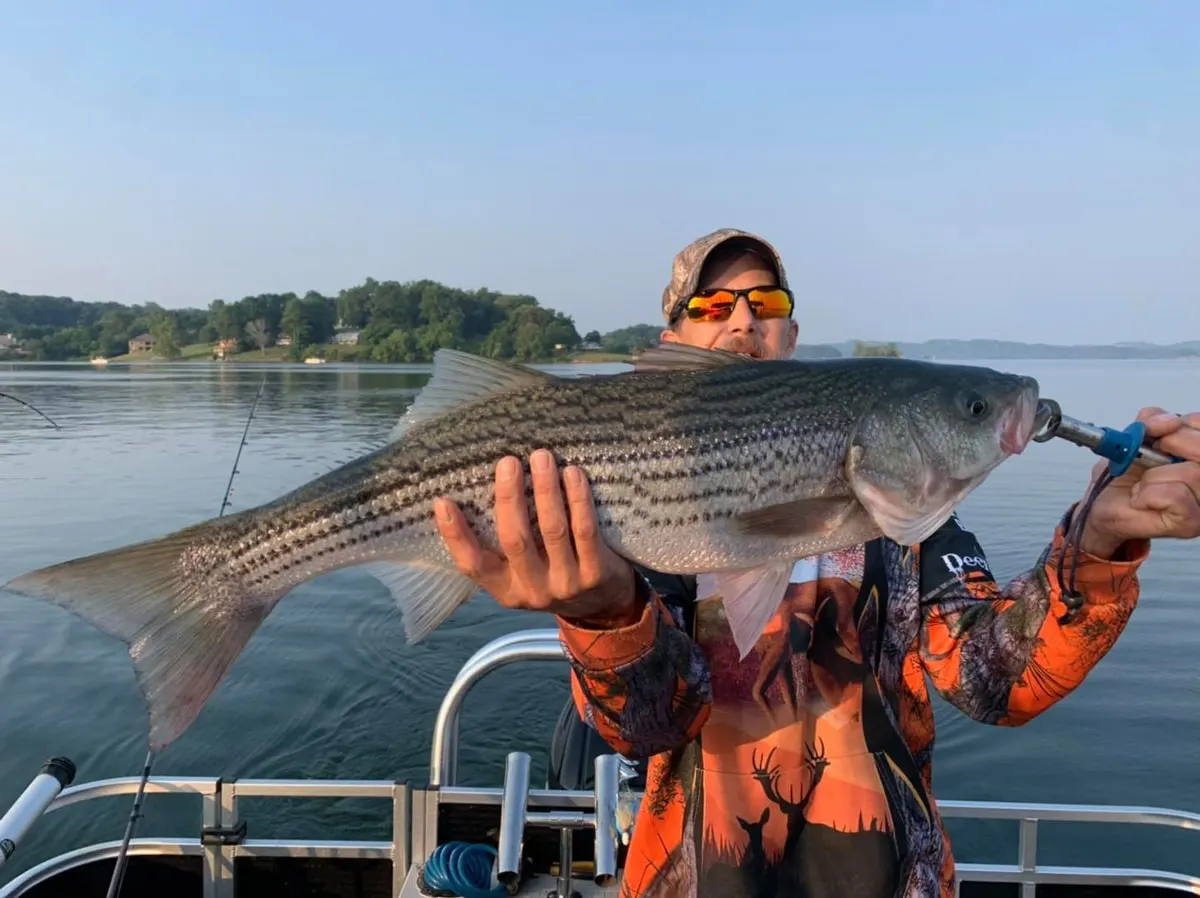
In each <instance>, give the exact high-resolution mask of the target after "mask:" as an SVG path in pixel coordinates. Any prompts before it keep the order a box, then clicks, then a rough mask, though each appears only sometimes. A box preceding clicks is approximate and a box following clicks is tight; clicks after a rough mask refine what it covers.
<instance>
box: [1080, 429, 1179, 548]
mask: <svg viewBox="0 0 1200 898" xmlns="http://www.w3.org/2000/svg"><path fill="white" fill-rule="evenodd" d="M1138 420H1139V421H1141V422H1143V423H1144V424H1145V425H1146V436H1147V437H1148V438H1149V439H1150V440H1151V441H1152V445H1153V446H1154V448H1156V449H1158V450H1159V451H1160V452H1165V453H1167V454H1169V455H1174V456H1176V457H1177V458H1182V459H1185V460H1184V461H1181V462H1177V463H1175V464H1171V465H1162V466H1160V467H1157V468H1143V467H1142V466H1141V465H1137V464H1135V465H1133V467H1131V468H1130V469H1129V470H1128V471H1127V472H1126V473H1125V474H1123V475H1121V476H1120V477H1118V478H1117V479H1116V480H1114V481H1113V482H1112V483H1111V484H1109V485H1108V487H1107V488H1106V489H1105V490H1104V491H1103V492H1102V493H1101V494H1100V495H1099V496H1098V497H1097V498H1096V503H1095V505H1093V506H1092V511H1091V514H1090V515H1088V520H1087V524H1086V525H1085V526H1084V529H1083V534H1082V537H1081V539H1080V548H1081V549H1083V551H1085V552H1088V553H1090V554H1092V555H1096V556H1098V557H1100V558H1111V557H1113V555H1114V554H1115V553H1116V552H1117V550H1118V549H1119V548H1120V547H1121V545H1122V544H1123V543H1125V542H1126V541H1127V540H1133V539H1157V538H1162V537H1169V538H1174V539H1195V538H1196V537H1197V536H1200V412H1193V413H1192V414H1189V415H1173V414H1171V413H1170V412H1166V411H1163V410H1162V409H1161V408H1154V407H1151V408H1144V409H1142V410H1141V411H1140V412H1139V413H1138ZM1107 467H1108V462H1099V463H1098V464H1097V465H1096V466H1095V468H1093V469H1092V482H1093V483H1094V482H1095V481H1096V478H1098V477H1099V476H1100V475H1101V474H1102V473H1103V472H1104V470H1105V468H1107ZM1088 489H1089V490H1090V489H1091V486H1090V485H1089V487H1088Z"/></svg>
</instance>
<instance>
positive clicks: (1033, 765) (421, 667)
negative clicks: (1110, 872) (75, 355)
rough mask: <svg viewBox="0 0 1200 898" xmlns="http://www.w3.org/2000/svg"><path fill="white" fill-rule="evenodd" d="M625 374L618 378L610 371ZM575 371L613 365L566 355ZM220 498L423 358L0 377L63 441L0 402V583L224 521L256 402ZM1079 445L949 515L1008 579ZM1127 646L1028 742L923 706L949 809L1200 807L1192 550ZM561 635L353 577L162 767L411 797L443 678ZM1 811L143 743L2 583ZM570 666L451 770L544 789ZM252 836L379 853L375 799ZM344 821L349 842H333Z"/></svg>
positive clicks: (273, 809)
mask: <svg viewBox="0 0 1200 898" xmlns="http://www.w3.org/2000/svg"><path fill="white" fill-rule="evenodd" d="M986 364H991V365H993V366H995V367H1001V368H1006V369H1010V370H1019V371H1022V372H1024V373H1028V374H1032V375H1034V376H1036V377H1037V378H1039V380H1040V381H1041V383H1042V389H1043V393H1044V395H1048V396H1052V397H1054V398H1056V399H1058V400H1059V401H1060V402H1061V403H1062V406H1063V408H1064V410H1065V411H1066V412H1067V413H1068V414H1070V415H1073V416H1075V417H1078V418H1084V419H1088V420H1092V421H1096V422H1098V423H1102V424H1108V425H1110V426H1116V427H1124V426H1125V425H1126V424H1127V423H1128V422H1129V421H1130V420H1132V419H1133V417H1134V415H1135V414H1136V412H1137V410H1138V408H1139V407H1140V406H1142V405H1148V404H1157V405H1162V406H1164V407H1167V408H1170V409H1173V410H1176V411H1188V410H1190V409H1194V408H1197V407H1198V406H1200V396H1198V395H1197V391H1196V389H1195V386H1194V385H1195V384H1196V383H1198V382H1200V365H1197V364H1196V363H1194V362H1186V361H1180V362H1143V361H1136V362H1135V361H1130V362H1115V363H1114V362H1110V361H1104V362H1089V361H1072V362H1048V361H1028V362H1012V363H1006V362H994V361H989V362H986ZM621 367H622V366H607V368H608V369H611V370H617V369H620V368H621ZM564 370H570V371H572V372H579V371H587V370H605V367H604V366H597V367H596V368H592V369H588V368H583V367H581V366H569V368H565V369H564ZM264 377H265V378H266V387H265V389H264V392H263V397H262V401H261V403H260V405H259V408H258V412H257V414H256V417H255V420H254V422H253V425H252V427H251V430H250V434H249V437H248V445H247V448H246V449H245V450H244V453H243V456H242V460H241V464H240V473H239V474H238V476H237V478H236V480H235V484H234V491H233V508H232V510H234V511H236V510H237V509H239V508H243V509H244V508H248V507H250V506H252V505H255V504H258V503H260V502H263V501H266V500H269V499H271V498H273V497H275V496H277V495H279V494H280V493H282V492H284V491H285V490H288V489H290V488H292V487H295V486H298V485H299V484H301V483H303V482H304V481H306V480H308V479H310V478H312V477H313V476H315V475H318V474H321V473H323V472H325V471H327V470H329V469H331V468H332V467H334V466H336V465H337V464H339V463H340V462H343V461H345V460H348V459H350V458H352V457H353V456H355V455H356V454H359V453H361V452H363V451H365V450H367V449H369V448H373V447H375V446H378V445H379V444H380V443H381V442H382V441H383V439H384V438H385V436H386V434H387V433H388V431H389V430H390V428H391V427H392V425H393V424H394V423H395V420H396V418H397V417H398V416H399V415H400V413H401V412H402V411H403V410H404V408H405V407H406V405H407V404H408V403H409V402H410V401H411V399H412V397H413V395H414V394H415V393H416V392H417V391H418V390H419V388H420V387H421V385H422V384H423V383H424V382H425V380H426V379H427V377H428V369H427V368H423V367H419V366H413V367H405V366H387V367H369V366H361V367H355V366H339V365H332V364H331V365H325V366H320V367H317V366H303V365H295V366H292V365H277V364H270V365H261V366H255V365H240V366H239V365H235V364H226V365H213V364H193V365H186V364H180V365H141V366H137V365H134V366H127V365H113V366H110V367H109V368H107V369H99V370H94V369H93V368H91V367H90V366H88V365H26V366H16V365H14V366H6V365H0V390H5V391H9V392H14V393H17V394H18V395H20V396H22V397H24V398H26V399H28V400H29V401H31V402H33V403H35V404H36V405H38V406H39V407H40V408H42V409H43V410H44V411H45V412H46V413H47V414H49V415H50V416H51V417H52V418H54V419H55V420H56V421H57V422H58V423H59V424H60V425H61V429H60V430H54V429H52V428H51V427H50V426H49V425H47V424H46V423H45V422H43V421H42V420H41V419H39V418H37V417H35V416H33V415H32V414H31V413H29V412H27V411H26V410H24V409H21V408H19V407H17V406H16V405H13V404H11V403H7V402H0V583H2V582H5V581H7V580H8V579H10V578H12V577H14V576H16V575H17V574H20V573H22V572H24V571H27V570H30V569H33V568H36V567H40V566H42V565H46V564H51V563H54V562H58V561H62V560H65V559H67V558H71V557H74V556H78V555H83V554H87V553H92V552H97V551H101V550H104V549H110V548H115V547H117V546H120V545H123V544H126V543H130V542H134V541H137V540H141V539H146V538H151V537H154V536H158V535H161V534H163V533H165V532H167V531H170V530H173V529H176V528H178V527H181V526H184V525H187V524H190V523H194V522H197V521H199V520H202V519H204V518H207V517H211V516H213V515H215V514H216V513H217V512H218V511H219V510H220V505H221V498H222V495H223V494H224V490H225V485H226V481H227V479H228V477H229V473H230V469H231V466H232V463H233V459H234V455H235V453H236V451H237V447H238V443H239V440H240V438H241V433H242V428H243V426H244V424H245V421H246V415H247V412H248V411H249V408H250V406H251V403H252V401H253V398H254V394H255V392H256V390H257V389H258V387H259V384H260V382H261V381H262V380H263V378H264ZM1093 461H1095V458H1094V456H1092V455H1091V454H1090V453H1088V452H1086V451H1085V450H1083V449H1079V448H1076V447H1073V446H1069V445H1067V444H1065V443H1060V442H1059V441H1055V443H1054V444H1053V445H1035V446H1033V447H1031V448H1030V450H1029V451H1028V452H1026V453H1025V454H1024V455H1023V456H1021V457H1019V458H1016V459H1014V460H1011V461H1009V462H1008V463H1006V464H1005V465H1004V466H1002V467H1001V468H1000V469H999V470H998V471H997V472H996V473H995V474H994V475H993V476H992V477H991V478H990V479H989V480H988V481H987V482H986V483H985V484H984V485H983V486H982V487H980V488H979V489H978V490H977V491H976V493H974V494H973V495H972V496H971V497H969V499H968V500H967V502H966V503H965V505H964V506H963V509H962V517H963V518H964V520H965V522H966V524H967V525H968V526H969V527H971V528H972V529H974V530H975V531H976V532H977V533H978V534H979V535H980V538H981V540H982V542H983V545H984V547H985V549H986V550H987V552H988V554H989V557H990V560H991V563H992V567H993V569H994V570H995V571H996V573H997V576H998V577H999V578H1001V579H1002V580H1005V581H1006V580H1007V579H1009V578H1010V577H1012V576H1013V575H1015V574H1016V573H1018V572H1019V571H1020V570H1022V569H1023V568H1025V567H1027V566H1028V565H1030V564H1032V563H1033V562H1034V561H1035V559H1036V557H1037V554H1038V552H1039V551H1040V550H1041V548H1042V546H1043V544H1044V542H1045V540H1047V539H1048V538H1049V536H1050V534H1051V530H1052V528H1053V526H1054V524H1055V522H1056V520H1057V518H1058V515H1059V514H1060V513H1061V512H1062V510H1063V509H1064V508H1065V507H1066V506H1067V505H1068V504H1069V503H1070V502H1071V501H1072V500H1074V499H1075V498H1077V497H1078V496H1079V495H1080V494H1081V492H1082V490H1083V488H1084V487H1085V485H1086V483H1087V477H1088V471H1089V469H1090V466H1091V464H1092V463H1093ZM1141 579H1142V587H1143V590H1142V598H1141V602H1140V605H1139V607H1138V609H1137V611H1136V612H1135V614H1134V616H1133V619H1132V621H1131V623H1130V625H1129V627H1128V629H1127V630H1126V632H1125V634H1124V636H1123V637H1122V638H1121V639H1120V640H1119V642H1118V643H1117V645H1116V647H1115V648H1114V649H1113V650H1112V652H1111V653H1110V654H1109V655H1108V657H1107V658H1105V659H1104V660H1103V661H1102V662H1101V663H1100V665H1099V667H1098V668H1097V669H1096V670H1095V671H1094V672H1093V674H1092V675H1091V677H1090V678H1089V679H1088V680H1087V681H1086V682H1085V683H1084V684H1083V686H1082V687H1081V688H1080V689H1079V690H1078V691H1077V692H1075V693H1074V694H1073V695H1071V696H1069V697H1068V698H1067V699H1065V700H1064V701H1062V702H1061V703H1060V704H1059V705H1058V706H1057V707H1055V708H1053V709H1051V710H1050V711H1049V712H1047V713H1046V714H1044V715H1043V716H1042V717H1041V718H1039V719H1037V720H1035V721H1034V722H1033V723H1031V724H1029V725H1028V726H1026V727H1023V728H1020V729H1015V730H1005V729H1001V728H996V727H988V726H984V725H981V724H977V723H975V722H973V721H971V720H969V719H967V718H966V717H964V716H963V715H961V714H959V713H958V712H956V711H955V710H953V709H952V708H950V707H949V706H947V705H944V704H941V703H939V705H938V708H937V726H938V743H937V750H936V755H935V758H934V771H935V791H936V794H937V795H938V796H939V797H941V798H971V799H992V800H1000V799H1008V800H1024V801H1064V802H1098V803H1105V804H1140V805H1163V806H1170V807H1182V808H1186V809H1188V810H1192V811H1200V753H1198V752H1197V750H1196V746H1197V745H1198V744H1200V676H1198V675H1197V668H1198V667H1200V659H1198V652H1197V648H1198V647H1200V636H1198V635H1197V632H1196V622H1197V620H1200V613H1198V605H1200V596H1197V591H1196V583H1197V582H1198V581H1200V544H1196V543H1190V544H1189V543H1162V544H1161V545H1158V546H1156V547H1155V549H1154V550H1153V552H1152V555H1151V557H1150V559H1149V561H1148V562H1147V563H1146V565H1145V566H1144V567H1143V569H1142V578H1141ZM530 626H534V627H544V626H552V619H550V618H547V617H544V616H541V615H537V614H532V613H515V612H506V611H503V610H502V609H500V607H499V606H498V605H496V604H495V603H494V602H493V601H492V600H491V599H489V598H487V597H486V596H479V597H477V598H476V599H474V600H473V601H472V602H471V603H470V604H469V605H468V606H467V607H466V608H464V609H463V610H462V611H461V612H460V613H459V614H458V615H457V616H456V617H455V618H454V619H453V620H452V621H450V622H449V623H447V624H446V625H444V626H443V627H442V628H441V629H440V630H439V631H438V632H437V633H435V634H434V635H433V636H432V637H431V638H430V639H428V640H427V641H426V642H424V643H422V644H420V645H417V646H408V645H407V644H406V643H405V640H404V635H403V630H402V627H401V623H400V619H399V616H398V613H397V612H396V610H395V608H394V606H393V604H392V602H391V600H390V598H389V597H388V595H387V593H386V591H385V590H384V588H383V586H382V585H381V584H379V583H378V582H377V581H375V580H374V579H372V578H371V577H369V576H367V575H365V574H363V573H361V572H356V571H353V570H349V571H342V572H338V573H335V574H331V575H329V576H327V577H325V578H322V579H321V580H318V581H314V582H311V583H308V584H305V585H304V586H302V587H300V588H298V589H297V590H295V591H294V593H293V594H292V595H290V596H289V597H288V598H287V599H286V600H285V601H284V602H283V603H281V605H280V606H279V607H278V608H277V610H276V611H275V613H274V614H273V615H272V616H271V617H270V618H269V619H268V620H267V621H266V623H265V624H264V625H263V627H262V628H261V630H260V631H259V633H258V635H257V636H256V637H255V638H254V639H253V640H252V642H251V644H250V646H249V648H248V649H247V651H246V652H245V653H244V655H243V656H242V657H241V658H240V659H239V660H238V662H237V663H236V665H235V666H234V668H233V670H232V672H231V673H230V675H229V677H228V678H227V679H226V681H225V682H224V683H223V684H222V686H221V687H220V689H219V690H218V691H217V693H216V694H215V695H214V696H213V698H212V700H211V701H210V703H209V705H208V707H207V708H206V709H205V710H204V712H203V713H202V715H201V716H200V718H199V719H198V720H197V722H196V723H195V724H194V725H193V727H192V728H191V729H190V730H189V731H188V732H187V733H186V734H185V735H184V736H183V737H182V738H181V739H180V740H179V741H178V742H177V743H176V744H174V745H172V746H171V747H170V748H169V749H168V750H166V751H165V752H164V753H163V754H162V755H160V756H159V757H158V759H157V760H156V763H155V768H154V771H155V773H156V774H162V775H176V776H187V775H190V776H217V775H219V776H224V777H345V778H360V779H375V778H382V779H405V778H409V779H412V780H414V781H417V782H424V781H425V780H426V777H427V773H428V763H429V746H430V734H431V728H432V724H433V719H434V715H435V713H436V710H437V706H438V703H439V702H440V700H441V697H442V694H443V692H444V690H445V688H446V687H447V686H448V685H449V683H450V682H451V680H452V679H453V677H454V674H455V672H456V671H457V670H458V668H459V666H460V665H461V664H462V663H463V661H465V660H466V659H467V658H468V657H469V656H470V655H471V653H472V652H474V651H475V650H476V649H478V648H479V647H480V646H481V645H482V644H483V643H484V642H486V641H488V640H489V639H491V638H493V637H495V636H497V635H499V634H501V633H504V632H508V631H511V630H516V629H520V628H524V627H530ZM0 633H2V634H3V651H2V652H0V692H2V694H3V695H4V701H3V703H0V738H2V739H3V751H2V752H0V810H2V809H4V808H7V806H8V804H9V803H10V802H11V801H12V800H13V799H14V798H15V797H16V795H17V794H18V793H19V792H20V791H21V789H23V788H24V787H25V785H26V784H27V783H28V781H29V779H30V778H31V777H32V776H33V775H34V774H35V773H36V772H37V770H38V769H39V767H40V765H41V763H42V762H43V761H44V760H45V759H46V758H48V757H50V756H52V755H67V756H68V757H70V758H72V759H73V760H74V761H75V762H76V763H77V765H78V767H79V775H78V779H77V781H84V780H94V779H100V778H103V777H113V776H135V775H138V774H139V773H140V771H141V765H142V761H143V759H144V757H145V749H146V721H145V710H144V705H143V703H142V699H141V697H140V694H139V692H138V689H137V686H136V684H135V682H134V676H133V671H132V668H131V666H130V663H129V659H128V656H127V654H126V649H125V647H124V645H123V644H121V643H119V642H117V641H115V640H113V639H111V638H109V637H106V636H104V635H102V634H100V633H98V632H96V631H94V630H93V629H91V628H90V627H88V626H87V625H85V624H84V623H82V622H81V621H79V620H76V619H75V618H73V617H71V616H70V615H69V614H67V613H66V612H63V611H60V610H58V609H57V608H54V607H51V606H48V605H44V604H41V603H38V602H34V601H31V600H28V599H25V598H23V597H17V596H13V595H12V594H9V593H4V594H2V595H0ZM568 695H569V693H568V689H567V681H566V666H565V664H563V665H554V664H550V665H548V664H546V663H539V664H537V665H531V666H526V667H517V668H508V669H506V670H503V671H500V672H498V673H497V674H495V675H493V676H492V677H491V679H490V680H488V681H485V684H484V686H483V687H482V688H480V689H477V690H476V692H475V693H474V694H473V695H472V696H471V697H470V698H469V699H468V701H467V706H466V710H465V712H464V717H463V723H462V734H463V744H462V749H461V753H460V778H461V781H462V782H464V783H474V784H487V785H495V786H498V785H499V784H500V782H501V777H502V773H503V764H504V755H505V753H506V752H508V751H510V750H514V749H523V750H528V751H530V752H531V753H532V754H533V756H534V758H535V763H536V764H537V768H536V770H535V774H534V778H535V782H540V781H541V780H542V779H543V778H544V776H545V756H546V748H547V746H548V745H549V738H550V731H551V725H552V722H553V720H554V718H555V717H556V715H557V714H558V712H559V710H560V709H561V708H562V705H563V703H564V702H565V701H566V700H567V699H568ZM129 804H130V799H129V798H127V797H123V798H117V799H109V800H106V801H103V802H89V803H88V804H87V805H84V806H81V807H75V808H69V809H66V810H64V811H59V812H56V813H55V814H54V815H53V816H52V817H50V818H47V819H46V820H45V821H43V824H42V825H41V826H40V827H38V828H37V829H35V831H34V834H33V836H32V837H31V838H30V839H28V840H27V841H26V842H25V843H24V844H23V845H22V846H21V847H20V850H19V851H18V853H17V855H16V856H14V859H13V862H12V863H10V864H9V865H6V867H5V871H4V872H5V874H6V876H7V875H11V873H12V872H13V871H14V868H15V869H23V868H25V867H26V866H28V865H29V864H31V863H33V862H36V861H38V860H41V859H42V858H44V857H46V856H48V854H49V853H50V852H52V851H61V850H63V849H65V848H67V847H72V846H75V845H79V844H82V843H81V840H88V841H103V840H108V839H119V838H120V837H121V833H122V832H123V827H124V822H125V819H126V817H127V815H128V812H129ZM241 811H242V813H243V815H245V816H246V817H248V819H249V827H250V833H251V835H252V837H254V838H272V837H277V838H283V837H293V838H317V837H320V836H321V835H326V836H328V837H331V838H350V837H353V836H354V835H361V836H362V837H366V838H376V839H386V838H388V837H389V836H388V826H389V820H388V815H387V811H386V809H385V808H383V807H380V806H379V805H378V804H371V803H364V802H317V803H313V802H304V803H299V802H297V803H295V804H283V803H281V802H279V801H271V800H260V801H245V802H244V803H243V804H242V807H241ZM146 813H147V817H146V819H145V820H144V821H142V824H141V827H140V828H139V832H138V834H139V835H163V834H171V835H181V836H195V835H196V834H197V827H198V819H199V811H198V805H197V804H195V803H194V800H193V801H185V800H183V799H164V798H162V797H159V796H151V797H150V798H149V799H148V801H147V805H146ZM330 827H337V828H338V831H331V829H330ZM951 835H952V837H953V839H954V842H955V849H956V855H957V856H958V857H959V859H960V860H972V861H997V862H1012V861H1013V859H1014V858H1015V850H1016V835H1015V826H1009V825H1004V824H996V825H985V824H970V823H965V824H964V823H957V822H952V824H951ZM1041 843H1042V844H1043V845H1044V846H1046V849H1045V850H1044V851H1043V854H1042V859H1043V862H1051V863H1088V862H1090V863H1106V864H1120V865H1131V866H1158V867H1174V868H1176V869H1181V870H1185V871H1187V872H1191V873H1200V834H1193V835H1192V837H1191V838H1189V837H1188V834H1176V833H1165V834H1164V833H1163V832H1161V831H1160V832H1157V833H1144V832H1143V831H1139V830H1134V831H1131V832H1130V831H1122V829H1120V828H1104V827H1095V826H1090V827H1084V826H1076V827H1064V826H1058V827H1054V826H1046V827H1044V829H1043V835H1042V838H1041Z"/></svg>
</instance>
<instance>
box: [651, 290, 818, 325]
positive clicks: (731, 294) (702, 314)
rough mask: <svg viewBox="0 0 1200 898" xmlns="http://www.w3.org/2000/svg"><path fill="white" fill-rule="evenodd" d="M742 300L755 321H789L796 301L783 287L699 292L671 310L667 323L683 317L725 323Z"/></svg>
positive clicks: (790, 292) (789, 291)
mask: <svg viewBox="0 0 1200 898" xmlns="http://www.w3.org/2000/svg"><path fill="white" fill-rule="evenodd" d="M741 297H745V299H746V302H747V303H748V304H749V306H750V311H751V312H753V313H754V317H755V318H760V319H766V318H790V317H792V311H793V310H794V309H795V306H796V300H795V297H793V296H792V291H791V290H788V289H787V288H786V287H751V288H750V289H749V290H726V289H724V288H717V289H713V290H700V291H698V292H697V293H695V294H693V295H692V296H691V297H690V298H689V299H688V301H687V302H685V303H683V304H682V305H680V306H678V307H677V308H676V309H675V314H674V315H672V316H671V322H672V323H674V322H676V321H678V320H679V318H680V316H681V315H683V314H686V315H687V316H688V318H690V319H692V321H725V320H726V319H728V318H729V316H730V315H732V314H733V307H734V306H735V305H737V301H738V299H739V298H741Z"/></svg>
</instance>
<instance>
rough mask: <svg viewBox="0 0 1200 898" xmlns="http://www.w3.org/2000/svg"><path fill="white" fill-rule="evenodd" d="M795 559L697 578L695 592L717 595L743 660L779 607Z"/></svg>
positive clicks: (701, 594) (739, 656) (702, 594)
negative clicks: (723, 606) (723, 607)
mask: <svg viewBox="0 0 1200 898" xmlns="http://www.w3.org/2000/svg"><path fill="white" fill-rule="evenodd" d="M794 567H795V562H794V561H778V562H773V563H771V564H769V565H765V566H762V567H755V568H748V569H746V570H741V571H719V572H717V573H714V574H700V575H699V576H698V577H697V578H696V594H697V595H700V596H704V595H712V596H720V597H721V601H722V602H723V603H724V605H725V619H726V620H727V621H728V622H729V630H730V632H731V633H732V634H733V642H734V644H735V645H736V646H737V650H738V658H739V659H741V660H744V659H745V657H746V656H747V655H748V654H750V650H751V649H753V648H754V645H755V643H757V642H758V639H759V637H760V636H762V632H763V630H765V629H766V628H767V623H768V622H769V621H770V620H771V618H772V617H773V616H774V615H775V612H776V611H778V610H779V603H780V602H782V601H783V594H784V593H785V592H786V591H787V587H788V583H789V582H790V580H791V574H792V569H793V568H794Z"/></svg>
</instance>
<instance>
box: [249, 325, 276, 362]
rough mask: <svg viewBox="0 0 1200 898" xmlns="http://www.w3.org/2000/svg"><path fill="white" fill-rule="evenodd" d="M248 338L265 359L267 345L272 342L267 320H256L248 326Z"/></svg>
mask: <svg viewBox="0 0 1200 898" xmlns="http://www.w3.org/2000/svg"><path fill="white" fill-rule="evenodd" d="M246 336H247V337H249V338H250V342H252V343H253V344H254V345H255V346H257V347H258V348H259V351H260V352H262V354H263V358H266V356H267V343H269V342H270V341H271V334H270V333H269V332H268V331H267V319H266V318H256V319H255V320H253V321H251V322H249V323H248V324H247V325H246Z"/></svg>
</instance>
